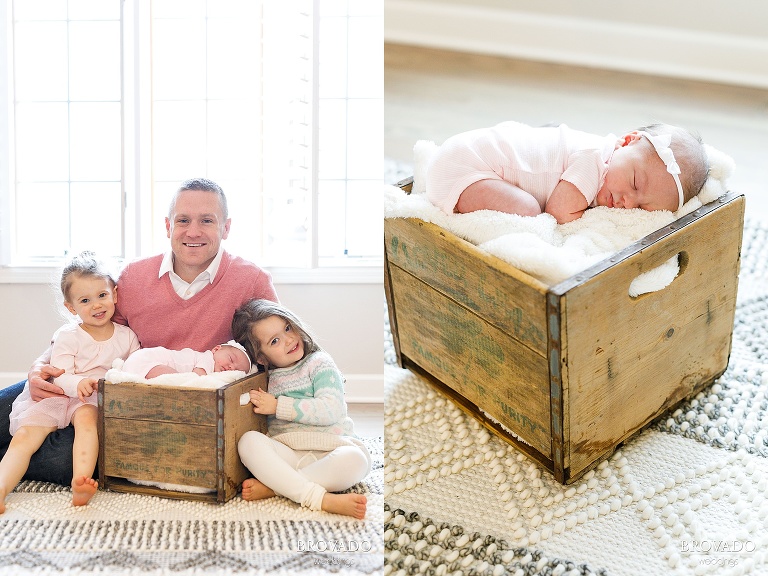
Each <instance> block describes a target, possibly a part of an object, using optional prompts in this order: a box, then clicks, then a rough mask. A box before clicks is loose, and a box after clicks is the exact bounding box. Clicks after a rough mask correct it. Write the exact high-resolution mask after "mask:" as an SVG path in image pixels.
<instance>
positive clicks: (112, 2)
mask: <svg viewBox="0 0 768 576" xmlns="http://www.w3.org/2000/svg"><path fill="white" fill-rule="evenodd" d="M61 3H62V4H69V19H70V20H119V19H120V0H68V2H66V3H65V2H61Z"/></svg>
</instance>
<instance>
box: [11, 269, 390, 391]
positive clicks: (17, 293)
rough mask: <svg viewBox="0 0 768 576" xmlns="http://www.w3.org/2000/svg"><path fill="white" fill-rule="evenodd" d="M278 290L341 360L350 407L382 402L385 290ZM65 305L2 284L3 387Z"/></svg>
mask: <svg viewBox="0 0 768 576" xmlns="http://www.w3.org/2000/svg"><path fill="white" fill-rule="evenodd" d="M382 282H383V278H382ZM275 289H276V290H277V293H278V295H279V296H280V301H281V302H282V303H283V304H285V305H286V306H288V307H289V308H290V309H291V310H293V311H294V312H296V314H298V316H299V317H300V318H302V320H304V321H306V322H307V324H309V326H310V327H311V328H312V329H313V331H314V333H315V334H316V335H317V337H318V340H319V341H320V344H321V346H323V347H324V348H325V349H326V350H327V351H328V353H329V354H331V356H333V358H334V359H335V360H336V363H337V364H338V365H339V368H340V369H341V371H342V372H343V373H344V375H345V376H346V378H347V383H346V392H347V401H348V402H382V401H383V397H384V388H383V387H384V377H383V366H384V364H383V350H384V330H383V318H384V308H383V307H384V290H383V284H280V283H278V282H276V283H275ZM60 300H61V298H60V295H59V294H58V293H57V291H56V290H55V289H54V288H53V287H51V286H49V285H48V284H40V283H35V284H0V317H1V318H2V325H0V343H1V345H0V386H3V385H7V384H12V383H13V382H17V381H19V380H20V379H22V378H23V377H25V374H26V372H27V371H28V370H29V367H30V365H31V364H32V361H33V360H34V359H35V358H36V357H37V356H38V355H39V354H40V353H41V352H43V351H44V350H45V349H46V348H47V347H48V343H49V342H50V338H51V335H52V334H53V333H54V332H55V331H56V329H57V328H58V327H59V326H60V325H61V324H62V322H63V320H62V317H61V316H59V312H58V310H59V308H58V306H59V304H60Z"/></svg>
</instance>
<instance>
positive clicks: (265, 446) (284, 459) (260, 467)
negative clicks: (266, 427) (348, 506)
mask: <svg viewBox="0 0 768 576" xmlns="http://www.w3.org/2000/svg"><path fill="white" fill-rule="evenodd" d="M237 451H238V452H239V454H240V460H242V461H243V464H245V467H246V468H248V470H250V471H251V474H253V476H254V477H255V478H256V479H257V480H258V481H259V482H261V483H262V484H264V485H265V486H267V487H268V488H271V489H272V490H273V491H274V492H275V493H276V494H279V495H280V496H285V497H286V498H290V499H291V500H293V501H294V502H296V503H298V504H301V505H302V506H306V507H308V508H310V509H311V510H320V509H321V504H322V502H323V496H324V495H325V493H326V492H338V491H341V490H346V489H347V488H350V487H351V486H353V485H355V484H356V483H357V482H360V480H362V479H363V478H365V476H366V475H367V474H368V471H369V463H368V458H366V455H365V454H364V453H363V451H362V450H361V449H360V448H358V447H357V446H339V447H338V448H335V449H334V450H332V451H331V452H318V451H308V450H293V449H292V448H289V447H288V446H286V445H285V444H282V443H281V442H278V441H276V440H273V439H272V438H270V437H268V436H266V435H264V434H262V433H261V432H256V431H253V430H252V431H250V432H246V433H245V434H243V435H242V437H241V438H240V441H239V442H238V443H237Z"/></svg>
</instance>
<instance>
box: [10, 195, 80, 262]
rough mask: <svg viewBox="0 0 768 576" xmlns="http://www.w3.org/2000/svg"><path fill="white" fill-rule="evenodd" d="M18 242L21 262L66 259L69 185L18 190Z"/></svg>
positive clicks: (17, 249)
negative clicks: (26, 259)
mask: <svg viewBox="0 0 768 576" xmlns="http://www.w3.org/2000/svg"><path fill="white" fill-rule="evenodd" d="M41 206H45V210H41V209H40V207H41ZM16 242H17V245H16V252H17V254H18V255H19V256H21V257H22V258H35V257H61V256H64V254H65V250H66V249H67V247H68V246H69V186H68V185H67V183H66V182H56V183H46V184H19V185H17V186H16Z"/></svg>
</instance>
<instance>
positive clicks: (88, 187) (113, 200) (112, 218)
mask: <svg viewBox="0 0 768 576" xmlns="http://www.w3.org/2000/svg"><path fill="white" fill-rule="evenodd" d="M120 189H121V185H120V182H72V184H71V186H70V206H71V208H70V210H71V222H72V239H71V249H72V251H73V252H80V251H82V250H93V251H95V252H97V253H98V254H99V256H102V257H105V258H106V257H115V256H120V255H122V234H123V229H122V207H121V202H120V199H121V197H122V195H121V191H120Z"/></svg>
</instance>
